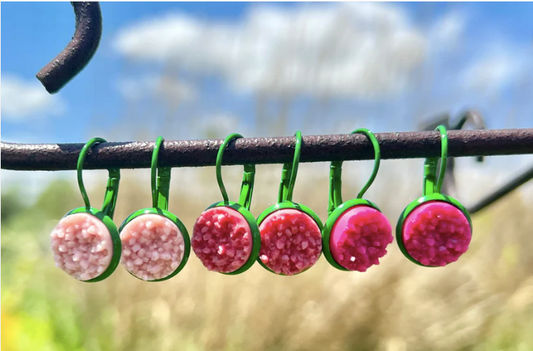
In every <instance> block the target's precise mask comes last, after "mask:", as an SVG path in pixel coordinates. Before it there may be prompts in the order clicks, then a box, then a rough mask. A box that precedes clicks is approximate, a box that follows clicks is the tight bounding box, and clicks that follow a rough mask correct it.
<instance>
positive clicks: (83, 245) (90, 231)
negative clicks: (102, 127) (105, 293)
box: [50, 138, 121, 282]
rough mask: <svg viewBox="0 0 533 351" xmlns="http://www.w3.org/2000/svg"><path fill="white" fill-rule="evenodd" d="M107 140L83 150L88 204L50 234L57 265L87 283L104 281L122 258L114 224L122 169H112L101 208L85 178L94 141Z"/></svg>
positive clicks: (80, 182)
mask: <svg viewBox="0 0 533 351" xmlns="http://www.w3.org/2000/svg"><path fill="white" fill-rule="evenodd" d="M105 142H106V140H105V139H102V138H93V139H91V140H89V142H87V144H85V146H84V147H83V149H82V150H81V152H80V155H79V157H78V163H77V172H78V186H79V188H80V192H81V196H82V197H83V201H84V202H85V207H78V208H76V209H74V210H72V211H70V212H68V213H67V214H66V215H65V216H64V217H63V218H62V219H61V221H59V223H58V224H57V226H56V227H55V228H54V230H53V231H52V233H51V235H50V243H51V248H52V251H53V253H54V260H55V262H56V267H59V268H61V269H62V270H63V271H65V272H66V273H67V274H69V275H70V276H72V277H74V278H76V279H78V280H81V281H84V282H98V281H101V280H104V279H105V278H107V277H109V276H110V275H111V274H112V273H113V272H114V271H115V269H116V268H117V265H118V262H119V261H120V250H121V245H120V238H119V235H118V231H117V227H116V226H115V223H113V213H114V212H115V205H116V202H117V196H118V185H119V181H120V170H119V169H109V179H108V181H107V187H106V192H105V195H104V204H103V206H102V209H101V210H98V209H96V208H93V207H91V203H90V201H89V197H88V196H87V193H86V191H85V186H84V184H83V178H82V169H83V163H84V161H85V156H86V154H87V151H88V150H89V149H90V148H91V147H92V146H93V145H94V144H96V143H105Z"/></svg>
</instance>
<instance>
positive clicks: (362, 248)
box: [322, 128, 393, 272]
mask: <svg viewBox="0 0 533 351" xmlns="http://www.w3.org/2000/svg"><path fill="white" fill-rule="evenodd" d="M355 133H361V134H364V135H365V136H366V137H368V138H369V139H370V141H371V142H372V145H373V147H374V169H373V170H372V174H371V175H370V178H369V180H368V181H367V182H366V184H365V186H364V187H363V188H362V189H361V191H360V192H359V194H358V195H357V198H356V199H352V200H349V201H347V202H344V203H343V201H342V188H341V187H342V181H341V173H342V161H335V162H332V163H331V167H330V176H329V180H330V182H329V206H328V214H329V216H328V219H327V221H326V224H325V226H324V229H323V230H322V245H323V247H324V256H326V259H327V261H328V262H329V263H330V264H331V265H332V266H333V267H335V268H337V269H339V270H343V271H354V270H357V271H360V272H364V271H366V270H367V269H368V268H369V267H370V266H371V265H373V264H379V258H381V257H382V256H383V255H385V254H386V253H387V251H386V249H385V247H386V246H387V245H388V244H390V243H391V242H392V241H393V237H392V228H391V225H390V223H389V221H388V220H387V218H386V217H385V216H384V215H383V213H382V212H381V210H380V209H379V207H378V206H377V205H376V204H374V203H373V202H371V201H369V200H365V199H363V196H364V194H365V192H366V191H367V190H368V188H370V186H371V185H372V183H373V182H374V180H375V179H376V176H377V173H378V170H379V165H380V161H381V150H380V147H379V142H378V140H377V139H376V137H375V135H374V133H372V132H371V131H370V130H368V129H366V128H360V129H356V130H354V131H353V132H352V134H355Z"/></svg>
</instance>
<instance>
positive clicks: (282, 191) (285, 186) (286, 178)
mask: <svg viewBox="0 0 533 351" xmlns="http://www.w3.org/2000/svg"><path fill="white" fill-rule="evenodd" d="M294 135H295V137H296V144H295V147H294V158H293V161H292V164H291V163H285V164H283V170H282V171H281V182H280V186H279V193H278V202H283V201H292V194H293V191H294V185H295V183H296V175H297V174H298V166H299V164H300V154H301V150H302V133H301V132H300V131H299V130H298V131H297V132H296V133H295V134H294Z"/></svg>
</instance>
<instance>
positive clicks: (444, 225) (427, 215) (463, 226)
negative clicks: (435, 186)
mask: <svg viewBox="0 0 533 351" xmlns="http://www.w3.org/2000/svg"><path fill="white" fill-rule="evenodd" d="M402 238H403V242H404V246H405V249H406V250H407V252H408V253H409V255H411V257H413V258H414V259H415V260H417V261H418V262H420V263H422V264H423V265H425V266H445V265H447V264H448V263H451V262H455V261H457V259H458V258H459V257H460V256H461V255H462V254H463V253H465V252H466V250H467V249H468V246H469V245H470V240H471V239H472V230H471V228H470V223H469V222H468V219H467V218H466V217H465V215H464V214H463V213H462V212H461V211H460V210H459V209H458V208H457V207H455V206H453V205H451V204H449V203H446V202H443V201H430V202H427V203H425V204H423V205H420V206H418V207H416V208H415V209H414V210H413V211H412V212H411V213H410V214H409V215H408V216H407V218H406V219H405V221H404V225H403V230H402Z"/></svg>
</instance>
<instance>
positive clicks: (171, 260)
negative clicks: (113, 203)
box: [119, 137, 190, 282]
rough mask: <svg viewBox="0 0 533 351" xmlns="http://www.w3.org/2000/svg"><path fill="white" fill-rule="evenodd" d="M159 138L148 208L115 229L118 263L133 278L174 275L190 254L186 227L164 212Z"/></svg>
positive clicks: (165, 175)
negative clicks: (118, 242) (119, 252)
mask: <svg viewBox="0 0 533 351" xmlns="http://www.w3.org/2000/svg"><path fill="white" fill-rule="evenodd" d="M163 141H164V139H163V138H162V137H159V138H157V141H156V143H155V147H154V151H153V153H152V165H151V171H152V177H151V185H152V207H151V208H144V209H142V210H138V211H136V212H134V213H132V214H131V215H130V216H129V217H128V218H126V220H125V221H124V222H123V223H122V225H121V226H120V229H119V231H120V239H121V240H122V246H123V250H122V265H123V266H124V267H125V268H126V270H127V271H128V272H129V273H130V274H131V275H133V276H134V277H136V278H139V279H141V280H144V281H149V282H156V281H163V280H167V279H170V278H172V277H173V276H175V275H176V274H178V273H179V272H180V271H181V270H182V269H183V267H185V264H186V263H187V259H188V258H189V253H190V241H189V234H188V233H187V229H186V228H185V226H184V225H183V223H182V222H181V221H180V220H179V219H178V218H177V217H176V216H175V215H174V214H172V213H170V212H169V211H168V197H169V191H170V190H169V188H170V173H171V169H170V167H161V168H158V158H159V150H160V149H161V147H162V143H163ZM156 174H157V175H156Z"/></svg>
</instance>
